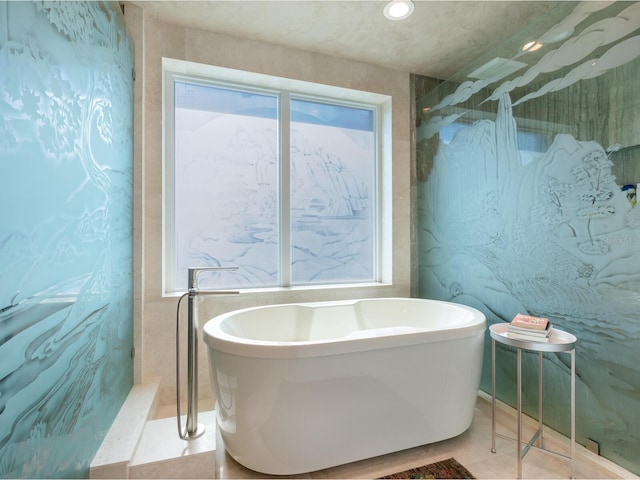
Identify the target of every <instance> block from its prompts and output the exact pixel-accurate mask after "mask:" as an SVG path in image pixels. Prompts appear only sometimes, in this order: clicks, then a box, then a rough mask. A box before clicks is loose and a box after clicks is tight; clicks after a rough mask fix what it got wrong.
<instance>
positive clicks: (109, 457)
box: [89, 380, 160, 478]
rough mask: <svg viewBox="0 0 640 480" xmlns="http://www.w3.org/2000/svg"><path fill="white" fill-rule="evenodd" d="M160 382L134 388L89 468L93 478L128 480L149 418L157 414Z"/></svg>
mask: <svg viewBox="0 0 640 480" xmlns="http://www.w3.org/2000/svg"><path fill="white" fill-rule="evenodd" d="M159 385H160V382H159V380H157V381H153V382H149V383H145V384H137V385H134V386H133V388H132V389H131V391H130V392H129V395H128V396H127V398H126V400H125V401H124V404H123V405H122V407H121V408H120V411H119V412H118V415H117V416H116V419H115V420H114V422H113V424H112V425H111V428H109V431H108V432H107V435H106V436H105V438H104V440H103V442H102V444H101V445H100V448H99V449H98V451H97V452H96V455H95V456H94V457H93V460H92V461H91V464H90V466H89V477H90V478H126V477H127V474H128V467H129V462H130V461H131V459H132V458H133V455H134V452H135V450H136V447H137V446H138V442H139V440H140V437H141V435H142V432H143V430H144V427H145V423H146V421H147V420H148V418H149V417H150V416H151V415H153V410H154V408H155V402H156V396H157V392H158V388H159Z"/></svg>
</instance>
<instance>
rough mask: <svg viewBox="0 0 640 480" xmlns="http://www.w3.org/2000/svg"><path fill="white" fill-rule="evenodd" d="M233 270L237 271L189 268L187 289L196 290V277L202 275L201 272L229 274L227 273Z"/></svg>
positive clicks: (216, 268) (235, 268)
mask: <svg viewBox="0 0 640 480" xmlns="http://www.w3.org/2000/svg"><path fill="white" fill-rule="evenodd" d="M233 270H238V267H195V268H194V267H189V269H188V275H189V277H188V278H189V281H188V288H189V290H192V289H194V288H198V276H199V275H200V274H201V273H202V272H211V271H216V272H225V271H226V272H229V271H233Z"/></svg>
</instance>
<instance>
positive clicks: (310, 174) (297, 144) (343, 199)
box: [290, 100, 375, 285]
mask: <svg viewBox="0 0 640 480" xmlns="http://www.w3.org/2000/svg"><path fill="white" fill-rule="evenodd" d="M291 118H292V121H291V147H290V151H291V263H292V265H291V278H292V284H298V285H299V284H323V283H340V282H358V281H362V282H365V281H373V279H374V275H375V272H374V254H373V251H374V245H375V243H374V239H375V234H374V233H375V223H374V220H373V206H374V205H373V203H372V201H371V200H372V198H373V197H372V195H373V192H374V181H375V141H374V132H373V111H372V110H367V109H361V108H353V107H344V106H335V105H326V104H321V103H316V102H310V101H305V100H292V101H291Z"/></svg>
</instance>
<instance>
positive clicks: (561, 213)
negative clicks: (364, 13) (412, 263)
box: [417, 2, 640, 474]
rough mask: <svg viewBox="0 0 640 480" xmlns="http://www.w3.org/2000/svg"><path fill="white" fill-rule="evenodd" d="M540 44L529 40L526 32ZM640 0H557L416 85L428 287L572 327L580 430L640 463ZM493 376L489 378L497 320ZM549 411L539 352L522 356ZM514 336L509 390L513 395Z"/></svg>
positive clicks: (624, 461)
mask: <svg viewBox="0 0 640 480" xmlns="http://www.w3.org/2000/svg"><path fill="white" fill-rule="evenodd" d="M529 41H534V43H535V42H538V43H539V44H541V45H540V48H536V47H534V49H533V50H532V51H525V50H523V46H524V45H525V44H526V43H527V42H529ZM639 74H640V2H615V3H612V2H583V3H577V2H559V5H558V6H557V7H556V8H555V9H553V10H551V11H550V12H549V13H548V14H547V15H545V16H543V17H541V18H540V19H539V21H537V22H534V23H532V24H531V25H530V27H529V28H528V29H527V30H525V31H523V32H520V33H519V34H518V35H517V36H516V37H513V38H511V39H509V40H508V41H506V42H504V44H502V45H500V46H498V47H496V48H495V49H494V50H492V51H491V52H490V53H489V54H488V55H487V56H486V57H483V58H481V59H478V60H477V61H475V62H474V63H473V64H470V65H469V66H468V67H467V68H465V69H464V71H462V72H460V74H459V75H456V76H455V77H454V78H452V79H450V80H448V81H445V82H441V83H440V84H439V85H438V86H437V87H435V88H434V89H432V90H431V91H429V92H428V93H426V94H425V95H423V96H422V97H421V98H420V99H419V112H420V114H421V119H420V120H421V123H420V125H419V126H418V127H417V141H418V144H417V154H418V207H417V212H418V226H417V229H418V244H419V245H418V249H419V252H418V259H419V261H418V263H419V287H418V288H419V292H420V295H421V296H423V297H428V298H437V299H443V300H449V301H454V302H460V303H464V304H467V305H471V306H473V307H476V308H479V309H480V310H482V311H483V312H484V313H485V314H486V316H487V319H488V321H489V323H496V322H509V321H511V319H512V318H513V317H514V316H515V315H516V314H517V313H528V314H532V315H536V316H543V317H548V318H549V319H550V320H551V322H552V323H553V325H554V326H555V327H557V328H560V329H563V330H566V331H568V332H571V333H573V334H575V335H576V336H577V338H578V343H577V350H576V353H577V365H576V372H577V440H578V441H579V442H581V443H583V444H584V443H585V442H586V440H587V439H588V438H591V439H594V440H596V441H597V442H599V444H600V449H601V454H602V455H604V456H605V457H607V458H609V459H611V460H613V461H614V462H616V463H618V464H619V465H621V466H623V467H625V468H627V469H628V470H630V471H632V472H634V473H636V474H637V473H640V456H638V452H640V362H639V361H638V360H639V359H640V356H639V353H638V352H640V248H639V246H640V207H639V206H637V205H636V204H635V198H634V191H635V189H636V188H637V187H638V183H640V148H639V147H638V145H640V83H639V82H638V78H639ZM485 346H486V348H485V362H484V366H483V377H482V383H481V388H482V389H483V390H484V391H486V392H490V391H491V375H490V367H491V354H490V340H489V338H488V334H487V340H486V344H485ZM523 362H524V366H523V371H524V382H525V392H524V394H523V395H524V396H523V401H524V404H525V410H526V411H527V412H528V413H529V414H530V415H532V416H534V417H535V416H537V402H538V394H537V389H536V385H537V384H536V380H535V379H536V375H537V368H538V367H537V359H536V357H535V356H533V355H532V354H526V355H525V356H524V359H523ZM568 362H569V357H568V356H567V355H562V354H545V356H544V382H545V384H544V393H545V396H544V399H543V405H544V419H545V423H548V424H549V425H550V426H551V427H553V428H554V429H556V430H558V431H560V432H563V433H565V434H569V428H570V426H569V405H570V403H569V399H570V378H569V365H568ZM515 363H516V360H515V352H514V351H513V350H512V349H509V348H498V358H497V371H498V377H497V387H498V391H497V392H498V397H499V398H500V399H501V400H503V401H505V402H507V403H510V404H511V405H514V404H515V396H516V390H515V381H516V379H515V376H516V375H515Z"/></svg>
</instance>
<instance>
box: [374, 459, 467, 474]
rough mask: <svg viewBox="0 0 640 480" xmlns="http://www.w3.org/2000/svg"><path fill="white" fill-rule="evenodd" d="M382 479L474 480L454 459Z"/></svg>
mask: <svg viewBox="0 0 640 480" xmlns="http://www.w3.org/2000/svg"><path fill="white" fill-rule="evenodd" d="M382 478H394V479H401V478H407V479H414V478H415V479H419V478H437V479H440V478H442V479H448V478H476V477H474V476H473V475H472V474H471V472H470V471H469V470H467V469H466V468H464V467H463V466H462V465H460V464H459V463H458V461H457V460H456V459H455V458H449V459H447V460H442V461H441V462H435V463H431V464H429V465H425V466H423V467H418V468H412V469H410V470H405V471H404V472H399V473H393V474H391V475H387V476H386V477H382Z"/></svg>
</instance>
